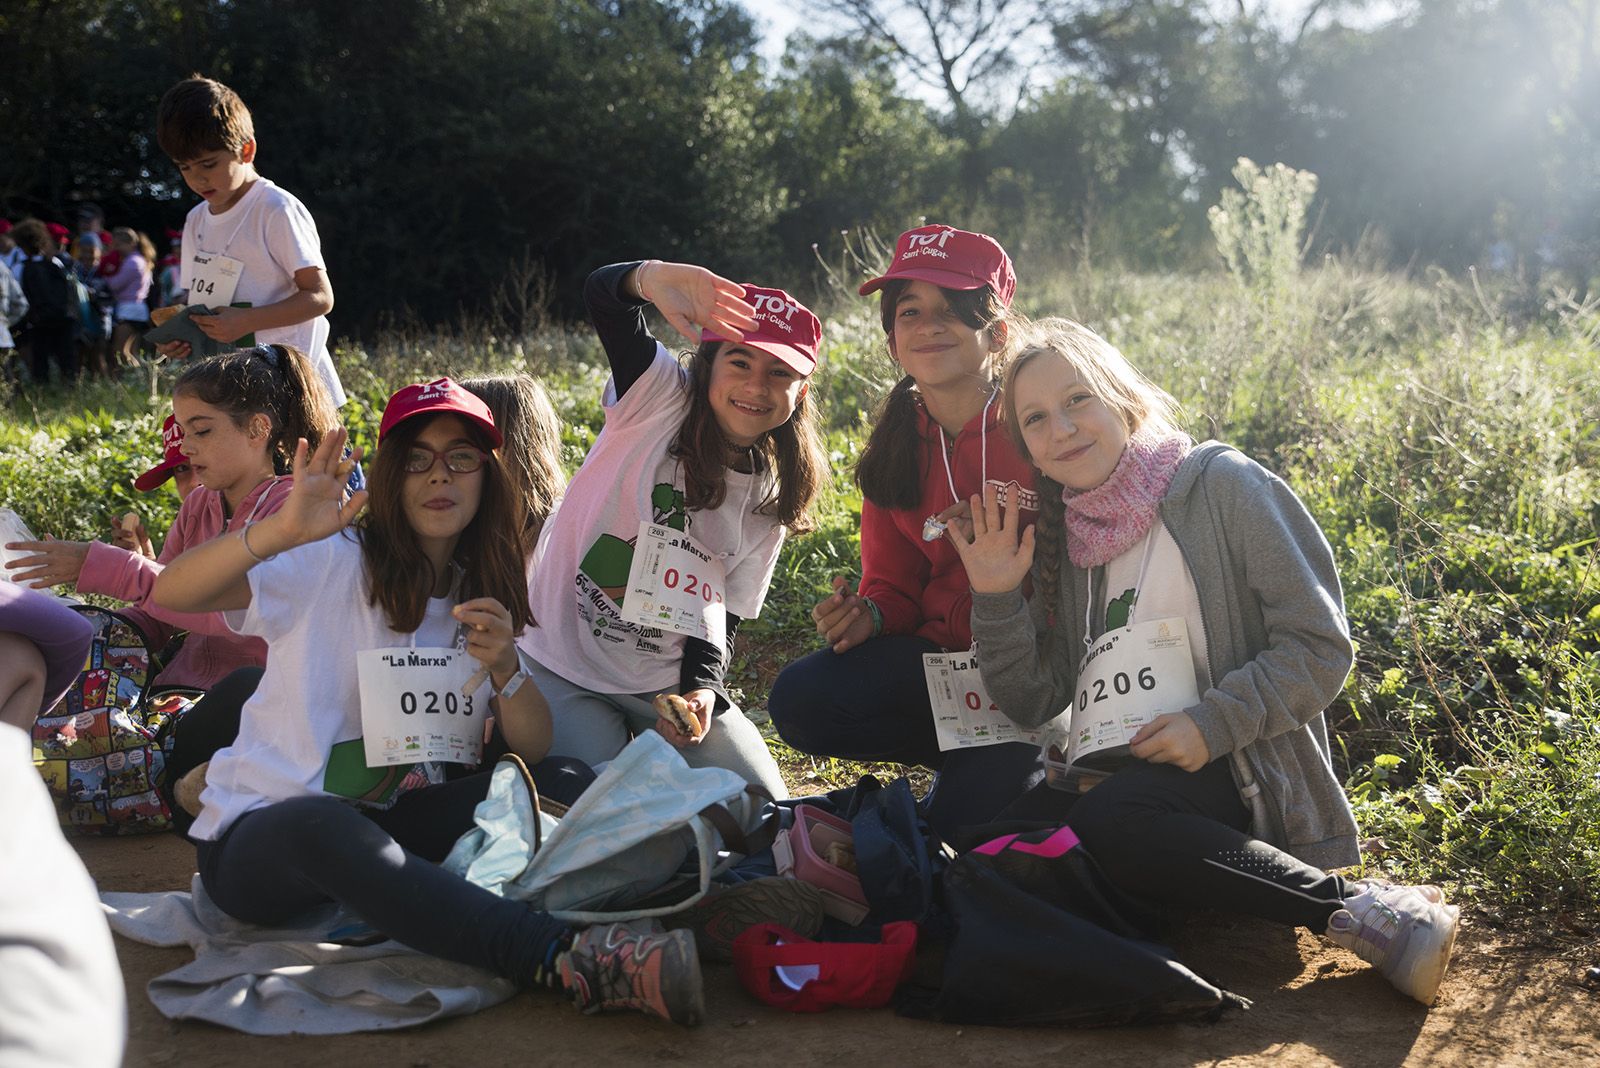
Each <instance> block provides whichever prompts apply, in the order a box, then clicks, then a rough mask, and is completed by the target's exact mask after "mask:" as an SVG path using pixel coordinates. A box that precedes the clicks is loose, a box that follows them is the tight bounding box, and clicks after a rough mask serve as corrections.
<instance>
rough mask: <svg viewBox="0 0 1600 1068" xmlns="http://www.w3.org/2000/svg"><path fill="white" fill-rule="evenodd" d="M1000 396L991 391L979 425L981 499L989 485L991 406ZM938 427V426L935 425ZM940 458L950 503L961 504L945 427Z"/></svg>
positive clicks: (942, 434) (940, 444) (942, 430)
mask: <svg viewBox="0 0 1600 1068" xmlns="http://www.w3.org/2000/svg"><path fill="white" fill-rule="evenodd" d="M999 395H1000V391H999V390H997V389H991V390H990V391H989V399H988V400H986V401H984V402H983V420H982V422H980V423H979V424H978V425H979V438H978V442H979V444H978V456H979V460H978V470H979V472H980V475H981V477H982V479H983V481H982V482H980V483H978V494H979V496H980V497H981V496H982V494H983V490H984V487H986V486H987V485H989V405H991V404H993V403H994V399H995V398H996V397H998V396H999ZM935 425H937V424H935ZM939 458H940V459H942V460H943V461H944V480H945V481H946V482H947V483H949V485H950V503H951V504H960V503H961V494H959V493H957V492H956V476H955V475H954V474H952V473H951V471H950V447H949V445H948V444H947V443H946V441H945V436H944V427H942V426H941V427H939Z"/></svg>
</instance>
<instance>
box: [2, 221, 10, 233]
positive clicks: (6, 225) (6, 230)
mask: <svg viewBox="0 0 1600 1068" xmlns="http://www.w3.org/2000/svg"><path fill="white" fill-rule="evenodd" d="M10 232H11V220H10V219H0V234H9V233H10Z"/></svg>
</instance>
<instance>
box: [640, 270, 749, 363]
mask: <svg viewBox="0 0 1600 1068" xmlns="http://www.w3.org/2000/svg"><path fill="white" fill-rule="evenodd" d="M633 284H634V288H636V289H637V290H638V291H639V295H640V296H641V297H643V298H644V299H645V300H648V301H649V302H650V303H652V304H654V305H655V306H656V310H657V311H659V312H660V313H661V314H662V315H663V316H665V317H666V320H667V322H669V323H671V324H672V328H673V329H674V330H676V331H677V332H678V333H680V334H682V335H683V336H684V337H686V338H688V339H689V340H690V341H691V342H694V343H695V344H699V342H700V330H701V328H702V327H703V328H705V329H707V330H710V331H712V332H713V333H717V334H721V335H722V336H723V337H727V338H732V339H733V340H735V341H739V340H742V339H743V338H744V335H745V331H747V330H753V329H754V328H755V325H756V320H755V309H754V308H752V307H750V305H749V304H747V303H745V299H744V287H743V286H741V285H740V284H739V283H737V282H730V281H729V280H728V279H726V278H723V277H722V276H721V275H718V274H713V273H711V272H710V271H708V270H706V269H705V268H704V267H696V266H695V265H694V264H692V263H663V262H661V261H660V260H648V261H646V262H645V263H642V264H640V265H639V266H638V267H637V268H635V269H634V272H633Z"/></svg>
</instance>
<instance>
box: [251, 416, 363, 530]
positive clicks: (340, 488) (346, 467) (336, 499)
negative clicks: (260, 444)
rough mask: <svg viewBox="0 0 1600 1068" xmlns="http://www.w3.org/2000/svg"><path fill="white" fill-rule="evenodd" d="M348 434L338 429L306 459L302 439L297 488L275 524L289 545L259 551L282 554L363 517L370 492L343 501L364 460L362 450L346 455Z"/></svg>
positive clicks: (296, 465) (359, 492) (297, 453)
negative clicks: (352, 475) (358, 464)
mask: <svg viewBox="0 0 1600 1068" xmlns="http://www.w3.org/2000/svg"><path fill="white" fill-rule="evenodd" d="M348 437H349V432H348V431H347V430H345V428H344V427H342V426H341V427H338V428H336V429H335V430H333V431H332V432H331V433H328V434H326V435H324V436H323V439H322V444H320V445H318V446H317V451H316V452H315V453H312V454H311V455H310V456H307V455H306V453H307V452H308V448H307V446H306V439H305V438H301V439H300V441H299V442H298V443H297V444H296V445H295V450H294V486H293V487H292V488H291V489H290V490H289V496H288V497H286V498H284V502H283V507H282V508H280V509H279V510H278V512H277V515H276V516H275V517H274V518H275V519H276V520H277V522H276V523H275V524H273V525H274V526H275V527H276V528H277V530H276V531H275V533H276V532H281V536H282V537H283V538H284V539H285V540H286V542H287V543H286V544H282V545H275V546H271V547H269V548H265V549H257V552H280V551H282V550H283V549H292V548H294V547H295V546H296V545H305V544H307V543H309V542H313V541H320V540H322V539H323V538H326V537H328V536H329V535H330V534H336V533H338V532H339V531H341V530H343V529H344V528H345V527H347V526H349V525H350V524H351V523H352V522H353V521H354V520H355V518H356V516H358V515H360V514H361V509H362V508H364V507H365V506H366V503H367V491H366V490H364V489H363V490H357V491H356V492H355V493H353V494H352V495H351V496H350V499H349V500H345V499H344V490H345V486H346V484H347V483H348V482H349V480H350V471H351V469H352V468H354V467H355V465H356V463H357V462H358V461H359V460H360V459H361V450H360V449H353V450H351V452H350V455H349V456H344V455H343V454H344V443H345V441H346V440H347V439H348Z"/></svg>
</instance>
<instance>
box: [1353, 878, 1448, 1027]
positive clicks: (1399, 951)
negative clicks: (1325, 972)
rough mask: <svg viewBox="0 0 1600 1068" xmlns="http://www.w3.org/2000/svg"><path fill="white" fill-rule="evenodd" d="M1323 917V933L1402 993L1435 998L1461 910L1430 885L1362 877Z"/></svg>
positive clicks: (1427, 1000)
mask: <svg viewBox="0 0 1600 1068" xmlns="http://www.w3.org/2000/svg"><path fill="white" fill-rule="evenodd" d="M1349 889H1351V890H1353V891H1355V892H1354V893H1353V894H1352V895H1351V896H1350V897H1347V898H1345V899H1344V907H1343V908H1341V909H1340V910H1339V911H1338V912H1335V913H1334V914H1333V915H1332V916H1330V917H1329V918H1328V931H1327V935H1328V937H1329V938H1330V939H1332V940H1333V942H1334V943H1335V944H1337V945H1341V946H1343V947H1344V948H1345V949H1348V950H1350V951H1351V952H1352V953H1354V954H1356V956H1358V957H1360V958H1361V959H1362V960H1365V961H1367V962H1369V963H1371V964H1372V965H1374V966H1375V967H1376V968H1377V969H1378V971H1380V972H1382V973H1383V976H1384V978H1385V979H1388V980H1389V982H1391V983H1393V984H1394V986H1395V989H1397V990H1399V991H1400V992H1401V993H1402V994H1409V995H1410V996H1411V997H1414V998H1416V999H1417V1000H1418V1001H1420V1002H1422V1003H1423V1004H1424V1005H1432V1004H1433V1001H1434V998H1436V997H1438V995H1439V984H1440V983H1442V982H1443V981H1444V972H1445V969H1446V968H1447V967H1448V966H1449V964H1450V950H1451V948H1452V947H1454V946H1455V942H1456V930H1457V929H1458V927H1459V926H1460V921H1461V908H1460V906H1458V905H1446V904H1445V903H1444V894H1443V893H1442V892H1440V890H1439V888H1438V887H1436V886H1396V885H1392V884H1389V883H1380V882H1377V881H1375V880H1371V879H1363V880H1361V881H1360V882H1354V883H1351V884H1350V885H1349Z"/></svg>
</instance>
